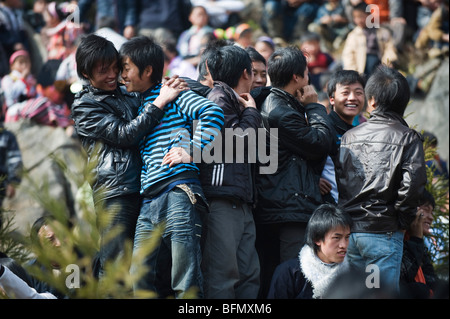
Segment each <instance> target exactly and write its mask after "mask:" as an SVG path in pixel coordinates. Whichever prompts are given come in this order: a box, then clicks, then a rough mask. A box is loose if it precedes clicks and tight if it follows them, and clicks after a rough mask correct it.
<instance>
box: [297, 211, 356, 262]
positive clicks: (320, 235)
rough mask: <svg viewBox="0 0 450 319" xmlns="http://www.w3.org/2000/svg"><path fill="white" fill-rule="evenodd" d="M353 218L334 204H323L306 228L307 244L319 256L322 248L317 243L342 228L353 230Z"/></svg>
mask: <svg viewBox="0 0 450 319" xmlns="http://www.w3.org/2000/svg"><path fill="white" fill-rule="evenodd" d="M352 225H353V220H352V217H351V216H350V215H349V214H347V213H345V212H344V211H343V210H342V209H340V208H339V207H337V206H336V205H333V204H322V205H320V206H319V207H317V208H316V210H315V211H314V213H313V214H312V215H311V218H310V219H309V222H308V225H307V226H306V234H305V242H306V244H307V245H308V246H309V247H311V248H313V249H314V252H315V253H316V254H317V252H318V251H319V249H320V247H319V246H317V245H316V242H318V241H320V240H324V239H325V235H326V234H327V233H328V232H329V231H330V230H332V229H334V228H336V227H339V226H342V227H344V228H346V227H349V228H350V229H351V227H352Z"/></svg>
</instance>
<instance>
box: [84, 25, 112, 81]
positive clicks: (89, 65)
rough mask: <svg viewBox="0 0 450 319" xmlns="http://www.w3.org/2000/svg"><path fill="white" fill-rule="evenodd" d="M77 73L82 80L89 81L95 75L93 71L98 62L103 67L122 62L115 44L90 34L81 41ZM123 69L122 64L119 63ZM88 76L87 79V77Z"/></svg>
mask: <svg viewBox="0 0 450 319" xmlns="http://www.w3.org/2000/svg"><path fill="white" fill-rule="evenodd" d="M76 61H78V62H77V73H78V76H79V77H80V78H82V79H85V80H88V78H91V77H92V75H93V69H94V68H95V66H96V65H97V63H98V62H101V63H102V65H103V66H107V65H110V64H111V63H112V62H114V61H117V62H120V57H119V52H117V50H116V48H115V47H114V44H113V43H112V42H111V41H108V40H107V39H105V38H103V37H101V36H98V35H96V34H89V35H88V36H86V37H85V38H84V39H83V41H81V43H80V45H79V47H78V49H77V52H76ZM118 65H119V68H121V63H118ZM86 75H87V77H86Z"/></svg>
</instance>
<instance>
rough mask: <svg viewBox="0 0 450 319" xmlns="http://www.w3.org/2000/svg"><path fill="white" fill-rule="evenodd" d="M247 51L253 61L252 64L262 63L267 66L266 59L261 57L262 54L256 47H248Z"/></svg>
mask: <svg viewBox="0 0 450 319" xmlns="http://www.w3.org/2000/svg"><path fill="white" fill-rule="evenodd" d="M245 51H247V53H248V55H249V56H250V59H252V62H261V63H264V65H267V61H266V59H265V58H264V57H263V56H262V55H261V53H259V52H258V51H256V49H255V48H254V47H247V48H246V49H245Z"/></svg>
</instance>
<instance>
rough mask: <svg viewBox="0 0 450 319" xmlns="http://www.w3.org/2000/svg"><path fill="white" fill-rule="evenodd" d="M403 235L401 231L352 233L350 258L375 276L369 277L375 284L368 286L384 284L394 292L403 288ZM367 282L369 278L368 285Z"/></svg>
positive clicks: (378, 287)
mask: <svg viewBox="0 0 450 319" xmlns="http://www.w3.org/2000/svg"><path fill="white" fill-rule="evenodd" d="M403 236H404V234H403V233H402V232H400V231H397V232H388V233H352V234H351V235H350V241H349V245H348V248H347V258H348V261H349V263H350V266H352V267H355V269H358V270H360V271H362V272H365V273H366V275H367V276H368V277H369V276H371V278H372V279H373V280H369V282H370V283H369V285H371V286H370V287H369V286H367V288H371V289H380V288H381V289H383V291H385V292H387V293H393V294H396V293H398V292H399V280H400V268H401V263H402V256H403ZM378 276H379V278H378ZM369 279H370V278H369ZM378 280H379V281H378ZM367 282H368V280H367V279H366V285H367ZM378 282H379V285H378V284H377V283H378Z"/></svg>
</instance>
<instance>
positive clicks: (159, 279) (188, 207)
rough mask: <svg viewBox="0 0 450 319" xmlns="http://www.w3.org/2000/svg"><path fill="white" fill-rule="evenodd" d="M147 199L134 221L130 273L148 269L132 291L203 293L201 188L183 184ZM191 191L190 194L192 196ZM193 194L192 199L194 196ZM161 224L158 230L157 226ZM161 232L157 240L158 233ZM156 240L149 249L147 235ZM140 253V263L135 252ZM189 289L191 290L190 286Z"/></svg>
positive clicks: (178, 294) (185, 294) (161, 294)
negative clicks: (182, 187) (135, 222)
mask: <svg viewBox="0 0 450 319" xmlns="http://www.w3.org/2000/svg"><path fill="white" fill-rule="evenodd" d="M182 186H185V189H181V188H179V187H178V186H177V187H174V188H173V189H172V190H170V191H168V192H166V193H164V194H162V195H160V196H159V197H157V198H154V199H152V200H151V201H144V204H143V205H142V208H141V212H140V215H139V218H138V221H137V225H136V237H135V240H134V246H133V254H134V255H135V257H136V258H135V259H133V264H132V266H131V273H132V274H134V275H137V274H139V273H141V271H142V270H144V269H145V268H143V267H148V268H147V269H145V270H148V271H147V273H146V274H144V275H143V276H142V277H140V278H139V279H138V281H137V282H136V284H135V285H134V289H135V291H137V290H147V291H153V292H156V294H157V295H158V297H159V298H164V297H167V296H169V295H175V297H176V298H183V297H186V296H188V294H187V293H189V292H192V293H193V294H195V295H196V296H197V297H199V298H201V297H203V275H202V273H201V268H200V265H201V260H202V256H201V241H202V225H203V221H202V220H203V217H202V214H204V213H205V203H206V201H205V200H204V195H203V190H202V189H201V186H200V185H197V184H183V185H182ZM192 195H193V196H192ZM194 197H195V200H194ZM160 225H164V228H163V230H162V234H161V233H159V232H158V226H160ZM155 233H156V236H161V238H160V240H159V241H158V237H155ZM152 238H154V239H155V240H156V242H157V243H156V247H154V249H152V250H151V252H150V253H148V252H146V251H145V250H146V249H148V247H149V239H152ZM142 255H143V256H144V259H143V263H142V261H140V260H139V256H142ZM192 289H193V290H192Z"/></svg>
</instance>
